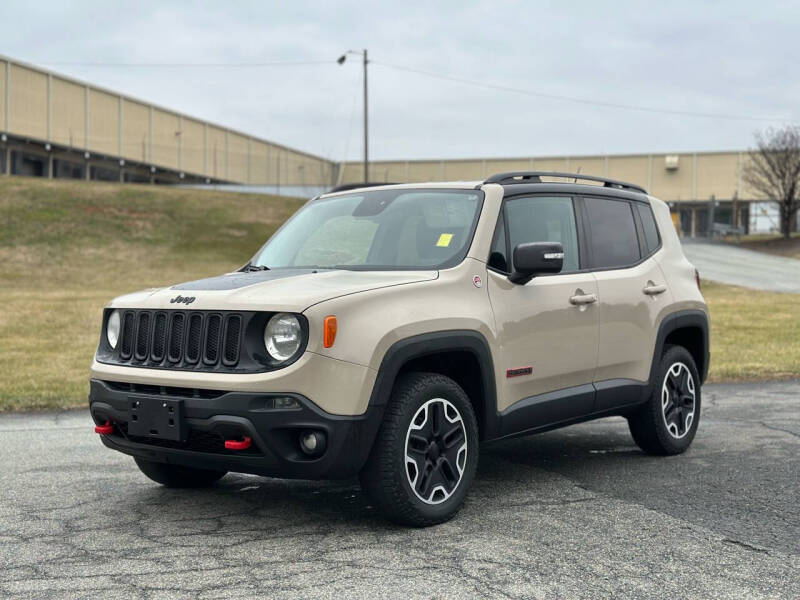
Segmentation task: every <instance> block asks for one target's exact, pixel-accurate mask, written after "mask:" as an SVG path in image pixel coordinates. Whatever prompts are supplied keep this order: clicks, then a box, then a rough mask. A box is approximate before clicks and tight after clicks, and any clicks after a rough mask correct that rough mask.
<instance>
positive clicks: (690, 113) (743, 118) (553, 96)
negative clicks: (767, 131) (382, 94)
mask: <svg viewBox="0 0 800 600" xmlns="http://www.w3.org/2000/svg"><path fill="white" fill-rule="evenodd" d="M371 62H372V63H373V64H375V65H380V66H382V67H388V68H390V69H395V70H397V71H405V72H408V73H416V74H417V75H424V76H426V77H432V78H434V79H442V80H445V81H453V82H455V83H463V84H466V85H474V86H478V87H482V88H486V89H490V90H498V91H502V92H511V93H514V94H522V95H525V96H534V97H536V98H547V99H549V100H559V101H564V102H575V103H577V104H587V105H590V106H602V107H605V108H619V109H624V110H636V111H641V112H651V113H661V114H668V115H681V116H686V117H702V118H708V119H733V120H739V121H772V122H774V121H783V120H785V119H774V118H769V117H755V116H749V115H727V114H715V113H705V112H695V111H688V110H673V109H669V108H659V107H654V106H636V105H633V104H621V103H617V102H603V101H598V100H588V99H586V98H576V97H574V96H561V95H558V94H548V93H545V92H537V91H534V90H527V89H522V88H516V87H511V86H507V85H499V84H495V83H490V82H487V81H477V80H474V79H465V78H463V77H455V76H452V75H446V74H442V73H434V72H432V71H425V70H423V69H415V68H412V67H404V66H401V65H394V64H391V63H387V62H383V61H379V60H374V59H373V60H372V61H371Z"/></svg>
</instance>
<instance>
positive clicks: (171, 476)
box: [89, 172, 709, 525]
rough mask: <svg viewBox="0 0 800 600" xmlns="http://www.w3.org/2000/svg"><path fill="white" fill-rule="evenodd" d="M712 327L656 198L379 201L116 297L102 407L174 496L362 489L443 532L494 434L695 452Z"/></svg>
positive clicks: (540, 195)
mask: <svg viewBox="0 0 800 600" xmlns="http://www.w3.org/2000/svg"><path fill="white" fill-rule="evenodd" d="M578 180H580V181H581V182H582V183H577V182H578ZM708 329H709V327H708V311H707V308H706V304H705V302H704V300H703V297H702V295H701V293H700V289H699V280H698V277H697V272H696V271H695V269H694V267H693V266H692V265H691V264H690V263H689V262H688V261H687V260H686V258H685V257H684V255H683V252H682V251H681V245H680V242H679V240H678V236H677V235H676V233H675V228H674V226H673V224H672V221H671V219H670V214H669V209H668V208H667V206H666V205H665V204H664V203H663V202H661V201H660V200H657V199H655V198H653V197H651V196H648V195H647V193H646V192H645V191H644V190H643V189H642V188H640V187H638V186H636V185H632V184H628V183H623V182H618V181H614V180H609V179H601V178H593V177H587V176H581V175H574V174H563V173H539V172H521V173H505V174H500V175H495V176H493V177H490V178H489V179H487V180H486V181H483V182H469V183H431V184H418V185H392V186H381V187H371V188H364V189H356V190H348V191H344V192H338V193H329V194H325V195H322V196H320V197H317V198H314V199H313V200H311V201H309V202H308V203H307V204H306V205H305V206H304V207H303V208H302V209H301V210H300V211H298V212H297V213H296V214H295V215H294V216H293V217H292V218H291V219H289V221H287V222H286V224H284V225H283V227H281V229H279V230H278V232H277V233H275V234H274V235H273V236H272V237H271V238H270V239H269V241H268V242H267V243H266V244H265V245H264V246H263V247H262V248H261V249H260V250H259V251H258V252H257V253H256V255H255V256H254V257H253V258H252V259H251V260H250V262H248V263H247V265H245V266H244V267H242V268H241V269H240V270H239V271H237V272H234V273H228V274H226V275H222V276H219V277H212V278H209V279H203V280H200V281H192V282H189V283H182V284H179V285H174V286H172V287H169V288H164V289H158V290H146V291H142V292H137V293H134V294H130V295H127V296H122V297H120V298H117V299H115V300H114V301H113V302H111V304H110V305H109V306H108V307H107V308H106V310H105V312H104V316H103V325H102V334H101V336H100V344H99V347H98V349H97V354H96V356H95V360H94V362H93V364H92V368H91V392H90V396H89V403H90V408H91V414H92V417H93V418H94V421H95V424H96V428H95V430H96V431H97V433H99V434H101V438H102V441H103V443H104V444H105V445H106V446H108V447H109V448H112V449H114V450H119V451H120V452H124V453H126V454H129V455H131V456H133V457H134V459H135V461H136V464H137V465H138V466H139V468H140V469H141V470H142V471H143V472H144V474H145V475H147V476H148V477H149V478H151V479H153V480H155V481H157V482H159V483H161V484H164V485H168V486H176V487H180V486H201V485H210V484H212V483H213V482H215V481H217V480H218V479H220V478H221V477H222V476H224V475H225V473H227V472H229V471H234V472H244V473H255V474H260V475H268V476H277V477H298V478H306V479H320V478H349V477H354V476H356V475H358V476H359V477H360V480H361V484H362V486H363V488H364V489H365V490H366V492H367V493H368V494H369V496H370V497H371V498H372V500H373V502H374V503H375V504H376V505H377V506H378V507H379V508H380V509H381V510H382V511H383V512H384V513H385V514H386V515H387V516H388V517H389V518H391V519H392V520H395V521H397V522H401V523H406V524H411V525H430V524H434V523H439V522H442V521H444V520H446V519H449V518H450V517H451V516H453V514H455V512H456V511H457V510H458V509H459V507H460V506H461V504H462V503H463V502H464V498H465V496H466V494H467V491H468V490H469V487H470V485H471V483H472V480H473V478H474V476H475V471H476V466H477V464H478V450H479V447H480V444H483V443H485V442H488V441H490V440H497V439H501V438H507V437H511V436H518V435H525V434H529V433H536V432H540V431H545V430H548V429H554V428H557V427H563V426H565V425H570V424H573V423H578V422H581V421H587V420H590V419H597V418H600V417H608V416H613V415H621V416H624V417H625V418H627V420H628V423H629V425H630V431H631V433H632V435H633V439H634V440H635V442H636V443H637V444H638V445H639V446H640V447H641V448H642V449H643V450H644V451H645V452H648V453H651V454H677V453H680V452H683V451H684V450H686V448H687V447H688V446H689V444H691V442H692V439H693V438H694V435H695V432H696V431H697V426H698V422H699V417H700V385H701V383H702V382H703V381H704V380H705V377H706V373H707V372H708V363H709V350H708V348H709V342H708Z"/></svg>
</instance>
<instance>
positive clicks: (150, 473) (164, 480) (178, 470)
mask: <svg viewBox="0 0 800 600" xmlns="http://www.w3.org/2000/svg"><path fill="white" fill-rule="evenodd" d="M134 460H135V461H136V465H137V466H138V467H139V470H140V471H141V472H142V473H144V474H145V475H147V477H149V478H150V479H152V480H153V481H155V482H156V483H160V484H161V485H163V486H166V487H171V488H197V487H208V486H210V485H213V484H214V483H216V482H217V481H219V480H220V479H222V478H223V477H224V476H225V474H226V473H227V471H212V470H209V469H193V468H192V467H182V466H179V465H168V464H167V463H161V462H155V461H152V460H146V459H144V458H138V457H134Z"/></svg>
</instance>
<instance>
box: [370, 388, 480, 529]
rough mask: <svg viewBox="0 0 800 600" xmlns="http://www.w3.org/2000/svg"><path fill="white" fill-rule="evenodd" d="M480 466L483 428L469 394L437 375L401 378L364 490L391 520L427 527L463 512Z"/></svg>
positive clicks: (372, 453) (387, 413) (373, 450)
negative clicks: (479, 435)
mask: <svg viewBox="0 0 800 600" xmlns="http://www.w3.org/2000/svg"><path fill="white" fill-rule="evenodd" d="M477 466H478V424H477V421H476V420H475V414H474V412H473V410H472V404H471V403H470V401H469V398H468V397H467V395H466V394H465V393H464V390H462V389H461V387H460V386H459V385H458V384H457V383H456V382H455V381H453V380H452V379H450V378H449V377H445V376H443V375H438V374H434V373H411V374H408V375H405V376H404V377H402V378H401V379H400V380H399V381H398V383H397V385H396V386H395V389H394V391H393V392H392V398H391V401H390V403H389V406H387V408H386V414H385V415H384V420H383V424H382V425H381V429H380V431H379V432H378V437H377V439H376V440H375V445H374V446H373V448H372V452H371V453H370V456H369V458H368V460H367V463H366V465H365V466H364V469H363V470H362V472H361V475H360V479H361V486H362V487H363V488H364V490H365V491H366V492H367V494H368V495H369V496H370V498H371V499H372V501H373V502H374V503H375V504H376V505H377V507H378V508H379V509H380V510H381V511H382V512H383V513H384V514H385V515H386V516H387V517H388V518H389V519H390V520H392V521H394V522H396V523H400V524H403V525H412V526H415V527H424V526H428V525H435V524H437V523H442V522H444V521H447V520H448V519H450V518H452V517H453V515H455V514H456V512H458V509H459V508H461V505H462V504H463V502H464V498H465V497H466V495H467V491H468V489H469V487H470V485H471V484H472V480H473V479H474V477H475V471H476V470H477Z"/></svg>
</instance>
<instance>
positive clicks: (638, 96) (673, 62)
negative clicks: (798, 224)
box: [0, 0, 800, 160]
mask: <svg viewBox="0 0 800 600" xmlns="http://www.w3.org/2000/svg"><path fill="white" fill-rule="evenodd" d="M792 4H794V5H793V6H792ZM123 6H124V8H123ZM0 23H2V24H3V27H2V30H3V33H2V37H1V38H0V54H6V55H9V56H10V57H12V58H16V59H18V60H21V61H26V62H30V63H34V64H37V65H41V66H46V67H47V68H50V69H52V70H54V71H57V72H61V73H64V74H67V75H71V76H73V77H77V78H80V79H83V80H86V81H88V82H91V83H95V84H99V85H102V86H105V87H109V88H112V89H114V90H118V91H120V92H123V93H126V94H129V95H132V96H135V97H139V98H141V99H144V100H148V101H151V102H154V103H156V104H160V105H163V106H166V107H168V108H172V109H175V110H178V111H182V112H185V113H188V114H190V115H194V116H198V117H201V118H204V119H208V120H210V121H213V122H218V123H220V124H223V125H227V126H230V127H233V128H236V129H240V130H243V131H245V132H247V133H250V134H253V135H256V136H259V137H264V138H267V139H270V140H273V141H276V142H280V143H283V144H286V145H289V146H293V147H296V148H299V149H302V150H306V151H308V152H313V153H316V154H321V155H324V156H326V157H328V158H332V159H335V160H341V159H343V158H345V157H348V158H351V159H357V158H360V157H361V153H362V142H361V110H362V104H361V65H360V63H359V57H356V56H351V57H350V59H349V60H348V62H347V63H346V64H345V65H343V66H339V65H337V64H336V62H335V59H336V58H337V57H338V56H339V55H340V54H341V53H342V52H343V51H345V50H347V49H349V48H354V49H361V48H368V49H369V56H370V58H374V60H375V61H376V63H375V64H372V65H371V66H370V73H369V89H370V153H371V157H372V158H375V159H381V158H409V159H411V158H458V157H489V156H541V155H580V154H594V153H627V152H648V151H653V152H663V151H680V150H690V151H694V150H696V151H702V150H725V149H744V148H747V147H748V146H750V145H751V144H752V136H753V132H754V131H755V130H757V129H761V128H764V127H766V126H768V125H770V124H773V125H780V124H782V123H785V122H787V121H800V102H799V100H800V78H798V70H799V69H800V40H799V39H798V37H799V36H798V34H800V3H789V2H781V3H777V2H776V3H774V4H773V3H770V2H764V1H761V2H754V1H753V0H749V1H746V2H734V1H727V2H719V3H706V2H697V1H694V2H682V1H679V0H669V1H666V2H665V1H660V2H652V3H646V2H630V3H626V2H612V1H611V0H606V1H604V2H598V1H596V0H595V1H592V2H585V3H579V2H563V1H562V2H533V1H527V2H472V3H470V2H467V1H465V0H461V1H456V2H430V1H428V2H419V3H418V2H410V1H407V2H402V3H400V2H398V3H389V2H385V3H377V2H364V1H361V2H349V1H344V0H339V1H336V2H322V1H320V2H301V1H298V0H293V1H292V2H265V1H260V2H259V1H253V2H244V1H242V2H235V1H233V0H229V1H226V2H208V3H189V2H167V1H165V0H158V1H148V0H139V1H137V2H125V3H122V2H115V1H113V0H104V1H102V2H101V1H98V2H80V1H71V2H64V1H63V0H59V1H57V2H55V1H54V2H49V1H46V0H40V1H38V2H30V1H25V2H19V1H16V0H3V2H2V3H1V4H0ZM317 60H322V61H328V62H327V63H325V64H312V65H294V66H261V67H241V66H239V67H227V68H222V67H189V66H181V67H175V66H171V67H152V66H150V67H145V66H138V67H132V66H131V67H121V66H113V67H109V66H97V65H95V66H87V65H66V64H58V65H57V64H54V63H68V62H78V63H80V62H110V63H115V62H116V63H172V64H174V63H184V64H185V63H253V62H261V63H265V62H279V61H317ZM387 64H389V65H396V66H401V67H405V68H408V69H416V70H422V71H427V72H431V73H434V74H438V75H443V76H447V77H453V78H459V79H467V80H475V81H482V82H486V83H487V84H490V85H492V86H498V87H508V88H515V89H520V90H524V91H528V92H533V93H536V94H544V95H550V96H563V97H571V98H577V99H583V100H586V101H590V102H597V103H599V104H598V105H594V104H588V103H583V102H572V101H567V100H557V99H553V98H547V97H543V96H535V95H530V94H523V93H517V92H509V91H503V90H501V89H491V88H485V87H479V86H476V85H470V84H466V83H460V82H455V81H450V80H446V79H440V78H435V77H430V76H426V75H422V74H418V73H413V72H408V71H402V70H398V69H396V68H392V67H390V66H387ZM603 104H606V106H604V105H603ZM607 104H615V105H618V104H624V105H631V106H636V107H647V108H655V109H663V110H667V111H688V112H692V113H707V114H713V115H734V116H741V117H752V118H763V119H766V120H757V119H751V120H746V119H723V118H706V117H697V116H689V115H679V114H669V113H664V112H649V111H640V110H630V109H623V108H618V107H609V106H607ZM770 119H771V120H772V121H769V120H770Z"/></svg>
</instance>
